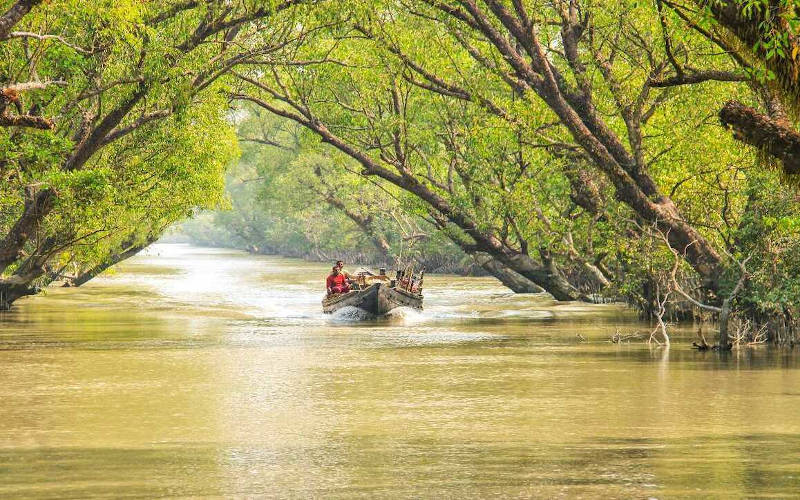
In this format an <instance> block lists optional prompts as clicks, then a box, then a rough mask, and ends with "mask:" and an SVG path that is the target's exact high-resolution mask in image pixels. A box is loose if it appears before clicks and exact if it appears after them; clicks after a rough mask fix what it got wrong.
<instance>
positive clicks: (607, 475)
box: [0, 245, 800, 498]
mask: <svg viewBox="0 0 800 500" xmlns="http://www.w3.org/2000/svg"><path fill="white" fill-rule="evenodd" d="M324 274H325V267H324V266H323V265H321V264H312V263H307V262H303V261H298V260H294V259H284V258H277V257H264V256H253V255H248V254H246V253H243V252H234V251H228V250H220V249H205V248H194V247H189V246H185V245H155V246H154V247H153V248H151V249H149V250H148V251H147V252H146V253H144V254H142V255H139V256H137V257H134V258H133V259H131V260H130V261H127V262H125V263H123V264H121V265H120V266H119V268H118V270H117V271H116V272H115V273H114V274H113V275H110V276H103V277H101V278H98V279H96V280H93V281H92V282H90V283H88V284H87V285H85V286H84V287H81V288H78V289H53V290H49V291H48V292H47V293H46V294H44V295H41V296H35V297H29V298H26V299H23V300H21V301H19V303H18V304H16V305H15V308H14V309H13V310H12V311H10V312H6V313H2V314H0V377H1V378H2V380H3V381H4V383H3V384H2V385H0V400H2V401H3V405H0V496H2V497H4V498H7V497H26V498H54V497H66V496H73V497H91V496H111V497H121V496H143V497H154V496H240V497H243V496H262V497H263V496H267V497H278V496H280V497H308V496H332V497H348V498H350V497H374V496H381V497H455V496H459V497H485V496H505V497H509V496H512V497H513V496H517V497H518V496H525V497H569V498H574V497H578V496H584V497H589V498H598V497H604V498H620V497H624V498H630V497H663V498H669V497H676V496H693V495H706V496H721V497H754V496H791V495H793V494H795V492H796V491H797V489H798V487H800V458H798V456H797V453H796V450H797V449H798V445H800V423H798V421H797V419H796V418H795V417H796V415H797V414H798V412H800V398H798V391H797V387H800V358H798V356H797V355H796V353H795V352H794V351H789V350H781V349H771V348H768V347H760V348H756V349H747V350H741V351H739V352H734V353H716V352H697V351H694V350H691V349H690V348H689V347H688V340H689V339H690V338H691V335H693V332H692V331H691V330H690V329H688V328H687V329H677V330H675V337H676V338H681V339H685V340H687V342H684V343H683V344H682V345H677V343H674V344H673V347H672V348H671V349H663V348H661V349H655V348H648V346H647V345H644V344H640V343H636V344H634V343H631V344H612V343H610V342H609V341H608V339H609V337H610V336H611V335H613V333H614V332H615V331H616V330H617V329H621V330H623V331H633V330H636V329H643V328H645V327H646V326H647V325H646V324H643V323H639V322H638V321H637V320H636V318H635V315H633V314H631V313H630V312H629V311H626V310H625V309H624V308H620V307H619V306H616V305H589V304H557V303H554V302H553V301H551V300H549V299H547V298H545V297H540V296H520V295H515V294H512V293H509V292H507V291H505V290H504V289H503V288H502V287H501V286H500V285H499V284H498V283H497V282H496V280H494V279H492V278H462V277H454V276H431V277H430V280H429V279H428V278H426V285H427V286H426V304H425V305H426V310H425V311H424V312H423V313H422V314H414V313H412V312H409V313H406V314H404V315H398V316H396V317H394V318H391V319H389V320H384V321H366V322H353V321H350V320H349V318H348V317H347V316H339V317H328V316H325V315H323V314H322V313H321V310H320V304H319V301H320V299H321V297H322V294H323V290H322V282H321V279H322V277H324ZM579 336H580V337H579ZM581 338H583V339H585V341H584V340H581Z"/></svg>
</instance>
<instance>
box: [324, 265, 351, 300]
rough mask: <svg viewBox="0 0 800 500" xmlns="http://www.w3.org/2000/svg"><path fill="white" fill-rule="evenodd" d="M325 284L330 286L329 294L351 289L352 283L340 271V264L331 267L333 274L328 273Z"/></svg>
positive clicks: (345, 291)
mask: <svg viewBox="0 0 800 500" xmlns="http://www.w3.org/2000/svg"><path fill="white" fill-rule="evenodd" d="M325 286H326V287H327V288H328V295H330V294H332V293H347V292H349V291H350V284H349V283H348V282H347V278H346V277H345V275H344V274H342V273H341V272H340V269H339V266H338V265H336V266H333V268H332V269H331V274H329V275H328V279H327V280H326V282H325Z"/></svg>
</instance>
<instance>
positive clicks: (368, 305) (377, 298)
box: [322, 283, 422, 316]
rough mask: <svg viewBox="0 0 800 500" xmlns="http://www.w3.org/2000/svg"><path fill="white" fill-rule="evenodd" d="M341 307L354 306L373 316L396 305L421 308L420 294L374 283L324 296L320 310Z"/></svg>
mask: <svg viewBox="0 0 800 500" xmlns="http://www.w3.org/2000/svg"><path fill="white" fill-rule="evenodd" d="M343 307H356V308H358V309H361V310H362V311H366V312H368V313H370V314H373V315H375V316H382V315H384V314H386V313H388V312H389V311H391V310H392V309H395V308H397V307H410V308H412V309H422V295H417V294H414V293H410V292H406V291H404V290H398V289H397V288H391V287H390V286H388V285H387V284H386V283H375V284H373V285H370V286H368V287H367V288H365V289H364V290H355V291H352V292H348V293H342V294H337V295H334V296H331V297H325V298H324V299H323V300H322V311H323V312H324V313H326V314H331V313H334V312H336V311H338V310H339V309H341V308H343Z"/></svg>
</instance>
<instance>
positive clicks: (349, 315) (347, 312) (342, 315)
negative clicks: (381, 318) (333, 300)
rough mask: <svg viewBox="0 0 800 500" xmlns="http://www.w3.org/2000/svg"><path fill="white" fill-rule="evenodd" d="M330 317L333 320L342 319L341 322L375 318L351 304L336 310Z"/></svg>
mask: <svg viewBox="0 0 800 500" xmlns="http://www.w3.org/2000/svg"><path fill="white" fill-rule="evenodd" d="M331 319H332V320H333V321H342V322H349V321H364V320H368V319H375V316H374V315H373V314H370V313H368V312H367V311H365V310H363V309H359V308H357V307H353V306H345V307H343V308H341V309H339V310H338V311H336V312H334V313H333V314H331Z"/></svg>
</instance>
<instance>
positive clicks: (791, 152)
mask: <svg viewBox="0 0 800 500" xmlns="http://www.w3.org/2000/svg"><path fill="white" fill-rule="evenodd" d="M719 119H720V121H721V122H722V125H723V126H725V127H726V128H731V129H732V130H733V136H734V137H735V138H736V139H738V140H740V141H742V142H744V143H747V144H750V145H751V146H755V147H757V148H759V149H760V150H762V151H764V152H765V153H767V154H770V155H772V156H774V157H775V158H778V159H779V160H781V161H782V162H783V171H784V173H786V175H796V174H800V133H798V132H797V131H796V130H794V129H793V128H792V127H791V126H789V124H788V123H781V122H779V121H777V120H773V119H771V118H770V117H768V116H766V115H764V114H762V113H759V112H758V111H756V110H755V109H753V108H751V107H749V106H745V105H744V104H741V103H739V102H736V101H728V102H727V103H725V106H723V107H722V109H721V110H720V112H719Z"/></svg>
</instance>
